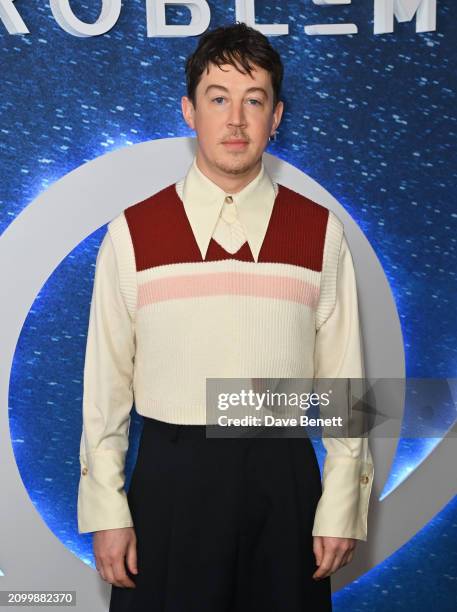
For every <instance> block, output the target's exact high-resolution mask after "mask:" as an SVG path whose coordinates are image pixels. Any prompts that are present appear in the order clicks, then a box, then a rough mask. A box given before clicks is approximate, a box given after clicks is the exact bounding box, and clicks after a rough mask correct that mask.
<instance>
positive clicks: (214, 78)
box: [198, 62, 272, 91]
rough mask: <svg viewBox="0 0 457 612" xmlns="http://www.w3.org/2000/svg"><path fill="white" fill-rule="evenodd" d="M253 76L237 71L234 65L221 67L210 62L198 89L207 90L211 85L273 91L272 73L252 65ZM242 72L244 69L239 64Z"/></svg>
mask: <svg viewBox="0 0 457 612" xmlns="http://www.w3.org/2000/svg"><path fill="white" fill-rule="evenodd" d="M251 66H252V70H251V74H249V73H248V72H245V73H244V74H243V73H242V72H240V71H239V70H237V69H236V68H235V67H234V66H232V64H222V65H221V66H220V67H219V66H217V65H216V64H213V63H212V62H209V64H208V67H207V68H205V70H203V72H202V75H201V77H200V81H199V84H198V87H199V88H200V89H201V90H203V91H204V90H205V89H206V88H207V87H208V86H209V85H222V86H224V87H227V88H228V89H230V88H239V89H248V88H249V87H254V86H258V87H263V88H264V89H266V90H267V91H269V90H272V84H271V77H270V73H269V72H268V71H267V70H265V69H264V68H261V67H260V66H258V65H256V64H251ZM238 67H239V69H240V70H243V72H244V68H243V67H242V66H241V65H240V64H238Z"/></svg>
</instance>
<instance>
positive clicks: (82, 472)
mask: <svg viewBox="0 0 457 612" xmlns="http://www.w3.org/2000/svg"><path fill="white" fill-rule="evenodd" d="M88 473H89V469H88V468H87V467H83V469H82V470H81V474H82V475H83V476H85V475H86V474H88Z"/></svg>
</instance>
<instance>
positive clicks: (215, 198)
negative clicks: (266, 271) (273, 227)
mask: <svg viewBox="0 0 457 612" xmlns="http://www.w3.org/2000/svg"><path fill="white" fill-rule="evenodd" d="M276 193H277V187H276V185H275V184H274V183H273V181H272V180H271V178H270V176H269V174H268V172H267V170H266V168H265V165H264V162H263V160H262V165H261V169H260V172H259V173H258V174H257V176H256V177H255V178H254V179H253V180H252V181H251V182H250V183H248V184H247V185H246V186H245V187H244V188H243V189H242V190H241V191H239V192H238V193H230V192H226V191H224V190H223V189H221V188H220V187H219V186H218V185H216V183H214V182H213V181H212V180H211V179H209V178H208V177H207V176H206V175H205V174H203V172H202V171H201V170H200V168H199V167H198V166H197V161H196V158H195V157H194V159H193V162H192V164H191V166H190V168H189V170H188V172H187V174H186V176H185V178H184V182H183V186H182V201H183V204H184V210H185V212H186V215H187V218H188V219H189V222H190V225H191V227H192V231H193V233H194V236H195V239H196V241H197V243H198V247H199V249H200V252H201V254H202V257H203V259H204V258H205V257H206V252H207V250H208V245H209V243H210V240H211V236H212V235H213V232H214V229H215V227H216V224H217V221H218V219H219V215H220V213H221V209H222V206H223V205H224V200H225V197H226V196H227V195H231V196H232V197H233V201H234V203H235V204H236V207H237V213H238V219H239V220H240V223H241V225H242V226H243V228H244V230H245V232H246V238H247V241H248V243H249V246H250V248H251V251H252V255H253V257H254V259H255V261H258V257H259V252H260V249H261V246H262V243H263V240H264V238H265V234H266V231H267V227H268V223H269V221H270V217H271V213H272V210H273V205H274V202H275V198H276Z"/></svg>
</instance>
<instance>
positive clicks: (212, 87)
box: [205, 84, 268, 100]
mask: <svg viewBox="0 0 457 612" xmlns="http://www.w3.org/2000/svg"><path fill="white" fill-rule="evenodd" d="M210 89H222V90H223V91H226V92H228V89H227V87H224V85H215V84H213V85H208V87H207V88H206V90H205V95H206V94H207V93H208V91H209V90H210ZM253 91H260V92H262V93H263V94H264V95H265V97H266V98H267V100H268V92H267V91H266V90H265V89H264V88H263V87H249V88H248V89H246V93H248V92H249V93H250V92H253Z"/></svg>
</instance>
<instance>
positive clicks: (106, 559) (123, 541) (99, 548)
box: [93, 527, 138, 588]
mask: <svg viewBox="0 0 457 612" xmlns="http://www.w3.org/2000/svg"><path fill="white" fill-rule="evenodd" d="M93 548H94V555H95V560H96V567H97V570H98V572H99V573H100V575H101V577H102V578H103V580H106V581H107V582H109V583H111V584H113V585H115V586H119V587H131V588H135V587H136V584H135V583H134V582H133V581H132V580H131V579H130V578H129V576H128V575H127V572H126V567H125V562H124V559H125V558H126V560H127V567H128V569H129V571H130V572H131V573H132V574H137V573H138V568H137V556H136V535H135V530H134V529H133V527H121V528H119V529H104V530H103V531H96V532H95V533H94V540H93Z"/></svg>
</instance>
